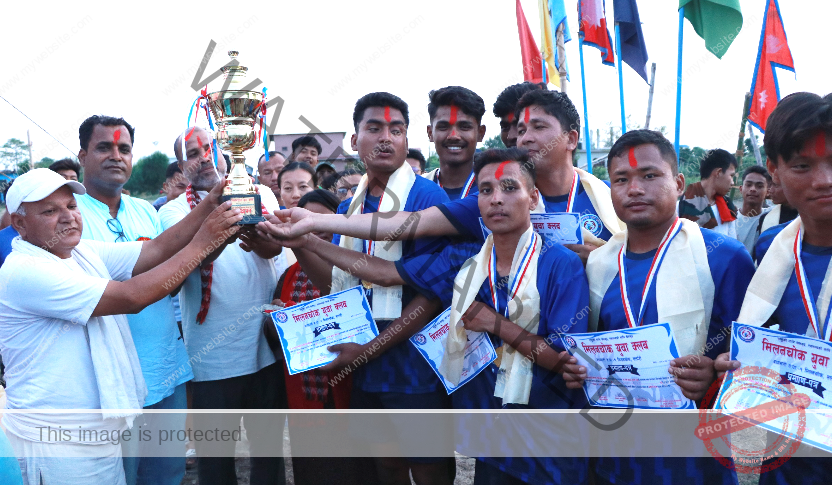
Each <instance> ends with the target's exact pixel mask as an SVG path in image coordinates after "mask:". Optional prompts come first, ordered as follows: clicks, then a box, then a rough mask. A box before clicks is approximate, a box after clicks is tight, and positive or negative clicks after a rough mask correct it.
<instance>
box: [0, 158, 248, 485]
mask: <svg viewBox="0 0 832 485" xmlns="http://www.w3.org/2000/svg"><path fill="white" fill-rule="evenodd" d="M73 193H75V194H84V193H85V189H84V186H83V185H81V184H80V183H78V182H74V181H69V180H65V179H64V178H63V177H61V176H60V175H58V174H57V173H55V172H52V171H50V170H48V169H36V170H32V171H30V172H28V173H26V174H24V175H21V176H20V177H18V179H17V180H16V181H15V183H14V185H13V186H12V188H11V189H9V192H8V194H7V203H8V205H7V208H8V210H9V212H10V213H11V214H12V225H13V226H14V228H15V229H16V230H17V231H18V232H19V233H20V236H19V237H18V238H15V239H14V240H13V241H12V253H11V254H10V255H9V257H8V258H7V259H6V262H5V263H4V264H3V266H2V268H0V352H2V354H3V357H4V360H5V361H6V363H7V368H6V379H7V382H8V391H7V396H8V400H7V402H6V408H7V409H91V410H101V411H97V412H91V413H70V412H66V413H56V414H33V413H21V414H8V413H7V414H6V415H5V416H4V419H3V424H4V426H5V427H6V430H7V434H8V437H9V440H10V441H11V444H12V447H13V448H14V451H15V454H16V455H17V457H18V461H19V463H20V466H21V471H22V472H23V476H24V482H25V483H30V484H39V483H48V484H50V485H52V484H67V485H70V484H71V485H79V484H88V483H89V484H98V483H108V484H110V483H115V484H123V483H125V480H124V471H123V468H122V461H121V447H120V446H119V440H121V439H123V437H124V435H125V433H131V434H135V433H137V432H138V430H137V429H132V430H131V429H129V428H130V427H131V426H132V423H133V419H134V418H135V417H136V416H137V415H138V414H140V413H141V409H142V406H143V404H144V400H145V395H146V394H147V389H146V386H145V382H144V379H143V377H142V373H141V369H140V366H139V360H138V356H137V354H136V348H135V345H134V344H133V339H132V337H131V335H130V329H129V327H128V324H127V320H126V318H125V317H124V315H123V314H125V313H137V312H139V311H141V310H142V309H143V308H144V307H146V306H147V305H149V304H151V303H153V302H155V301H157V300H159V299H161V298H163V297H164V296H165V295H167V294H169V293H170V291H171V290H172V289H173V288H176V287H177V286H179V285H180V284H181V283H182V281H183V280H184V279H185V277H186V276H187V275H188V274H189V273H190V272H191V271H192V270H193V268H195V267H196V266H198V265H199V263H200V262H201V261H202V260H203V259H204V258H205V257H206V256H208V255H209V254H210V253H211V252H212V251H213V250H214V249H215V248H217V247H218V246H221V245H222V244H224V243H225V240H226V239H228V238H229V237H231V236H233V235H234V234H235V233H236V232H237V226H235V225H234V223H236V222H237V221H239V220H241V219H242V216H240V215H239V213H238V211H236V210H229V208H230V204H228V203H226V204H222V205H220V195H221V187H219V186H218V188H217V190H214V191H212V192H211V194H210V195H209V196H207V197H205V198H204V200H203V202H202V203H201V204H199V206H198V207H197V208H195V209H194V210H193V211H191V213H190V214H189V215H188V217H187V218H186V219H185V220H184V221H183V223H182V224H178V225H177V226H175V227H172V228H170V229H169V230H168V231H165V232H164V233H163V234H161V235H160V236H159V237H157V238H155V239H153V240H151V241H145V242H129V243H119V244H115V243H102V242H97V241H87V240H84V241H82V240H81V233H82V230H83V224H82V220H81V213H80V212H79V210H78V206H77V203H76V201H75V197H74V196H73ZM218 206H219V207H218ZM157 439H158V437H157Z"/></svg>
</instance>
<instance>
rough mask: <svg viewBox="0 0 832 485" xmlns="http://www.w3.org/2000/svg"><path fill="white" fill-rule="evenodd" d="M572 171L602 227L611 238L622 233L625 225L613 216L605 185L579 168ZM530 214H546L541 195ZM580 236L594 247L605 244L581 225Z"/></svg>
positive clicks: (607, 188) (613, 212)
mask: <svg viewBox="0 0 832 485" xmlns="http://www.w3.org/2000/svg"><path fill="white" fill-rule="evenodd" d="M574 170H575V173H577V174H578V178H579V180H580V181H581V186H582V187H583V188H584V192H586V195H587V196H588V197H589V201H590V202H591V203H592V207H594V208H595V212H596V213H597V214H598V217H599V218H600V219H601V222H602V223H603V224H604V227H606V228H607V230H608V231H609V232H610V233H611V234H612V235H613V236H614V235H616V234H618V233H619V232H621V231H623V230H624V229H625V228H626V225H625V224H624V223H623V222H621V221H620V220H619V219H618V216H617V215H616V214H615V207H613V205H612V196H611V195H610V188H609V187H608V186H607V184H605V183H604V182H602V181H601V179H599V178H598V177H596V176H595V175H592V174H591V173H589V172H587V171H585V170H581V169H580V168H574ZM576 195H577V194H576ZM532 212H537V213H545V212H546V205H545V203H544V201H543V196H542V195H541V197H540V198H538V200H537V208H535V210H533V211H532ZM581 235H583V238H584V243H590V244H593V245H595V246H602V245H603V244H604V243H606V241H604V240H603V239H601V238H598V237H596V236H595V235H594V234H592V233H590V232H589V231H587V230H586V229H585V228H584V227H583V225H581Z"/></svg>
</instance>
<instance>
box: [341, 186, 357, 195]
mask: <svg viewBox="0 0 832 485" xmlns="http://www.w3.org/2000/svg"><path fill="white" fill-rule="evenodd" d="M357 191H358V186H357V185H353V186H352V187H338V195H347V193H348V192H352V193H353V194H355V193H356V192H357Z"/></svg>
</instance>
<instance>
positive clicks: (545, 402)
mask: <svg viewBox="0 0 832 485" xmlns="http://www.w3.org/2000/svg"><path fill="white" fill-rule="evenodd" d="M481 248H482V245H481V244H478V243H472V242H467V243H460V244H454V245H451V246H448V247H446V248H445V249H444V250H442V251H441V252H439V253H434V254H425V255H421V256H418V257H415V258H410V259H407V260H400V261H398V262H397V263H396V268H397V269H398V271H399V274H400V275H401V276H402V278H403V279H404V280H405V281H407V282H408V283H409V284H410V285H411V286H413V287H414V288H416V289H418V290H419V291H420V292H421V293H423V294H424V295H425V296H427V297H428V298H439V299H440V300H441V301H442V303H443V305H444V306H446V307H447V306H450V304H451V300H452V298H453V282H454V278H455V277H456V275H457V273H458V272H459V269H460V268H461V267H462V265H463V263H464V262H465V261H466V260H467V259H468V258H470V257H472V256H474V255H476V254H477V253H478V252H479V251H480V249H481ZM506 280H507V278H503V279H502V280H501V281H500V282H498V288H499V291H498V292H497V297H498V301H499V306H500V307H501V308H505V305H506V300H507V291H506V288H507V283H505V281H506ZM537 289H538V291H539V293H540V323H539V325H538V332H537V333H538V335H540V336H542V337H547V336H550V337H551V340H552V341H553V345H552V346H553V348H555V349H556V350H558V351H562V350H563V347H562V346H561V345H560V343H559V342H560V341H559V340H558V339H557V338H555V337H554V335H555V334H557V333H568V332H571V333H575V332H586V330H587V320H586V317H585V316H584V315H586V311H585V309H586V308H587V307H588V303H589V289H588V286H587V282H586V273H585V272H584V268H583V264H582V263H581V261H580V259H579V258H578V256H577V255H576V254H575V253H573V252H572V251H569V250H568V249H566V248H564V247H563V246H561V245H559V244H551V243H548V242H547V241H545V240H544V242H543V249H542V251H541V254H540V259H539V260H538V273H537ZM476 300H477V301H480V302H484V303H486V304H488V305H489V306H491V307H492V308H493V304H492V301H491V291H490V289H489V285H488V281H485V282H484V283H483V284H482V286H480V289H479V292H478V293H477V297H476ZM491 340H492V342H493V343H494V345H495V347H496V346H499V345H501V343H502V342H501V341H500V339H499V338H497V337H496V336H494V335H491ZM497 369H498V368H497V366H495V365H493V364H492V365H490V366H489V367H488V368H486V369H485V370H483V371H482V372H480V373H479V374H478V375H477V376H476V377H474V378H473V379H472V380H471V381H469V382H468V383H467V384H465V385H464V386H462V387H461V388H460V389H459V390H457V391H455V392H454V393H453V394H452V395H451V398H452V402H453V406H454V408H456V409H499V408H501V407H503V406H502V400H501V399H499V398H496V397H494V389H495V385H496V381H497ZM585 405H586V397H585V395H584V393H583V391H582V390H580V389H566V386H565V383H564V381H563V378H562V376H561V375H560V374H557V373H554V372H550V371H548V370H546V369H544V368H542V367H539V366H537V365H534V366H533V378H532V388H531V393H530V395H529V404H528V405H527V406H525V405H517V404H511V405H507V406H505V407H506V408H519V409H523V408H533V409H563V408H583V407H584V406H585ZM470 428H471V427H466V426H464V424H461V425H460V426H459V429H458V435H459V440H460V443H458V448H459V449H461V450H465V449H466V448H467V447H468V446H469V445H470V444H473V443H481V442H484V441H485V440H492V441H493V439H494V437H493V436H488V430H487V429H482V428H477V429H470ZM472 433H473V434H472ZM556 434H557V433H554V434H553V436H554V435H556ZM559 439H567V438H565V437H560V438H559ZM483 461H486V462H488V463H490V464H492V465H494V466H496V467H498V468H499V469H501V470H503V471H504V472H506V473H508V474H510V475H512V476H515V477H517V478H519V479H521V480H523V481H526V482H529V483H581V482H583V481H584V480H585V479H586V468H587V464H588V461H587V459H584V458H520V457H516V458H484V459H483Z"/></svg>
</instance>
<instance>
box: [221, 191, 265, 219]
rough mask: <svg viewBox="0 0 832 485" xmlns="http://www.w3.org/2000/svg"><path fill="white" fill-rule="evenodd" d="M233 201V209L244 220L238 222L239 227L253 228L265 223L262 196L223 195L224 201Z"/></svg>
mask: <svg viewBox="0 0 832 485" xmlns="http://www.w3.org/2000/svg"><path fill="white" fill-rule="evenodd" d="M228 200H230V201H231V208H232V209H237V210H239V211H240V212H241V213H242V214H243V220H241V221H240V222H238V223H237V224H236V225H238V226H251V225H254V224H257V223H258V222H265V221H266V218H265V217H263V210H262V207H263V206H262V205H261V204H260V194H237V195H235V194H232V195H223V196H222V201H223V202H225V201H228Z"/></svg>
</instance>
